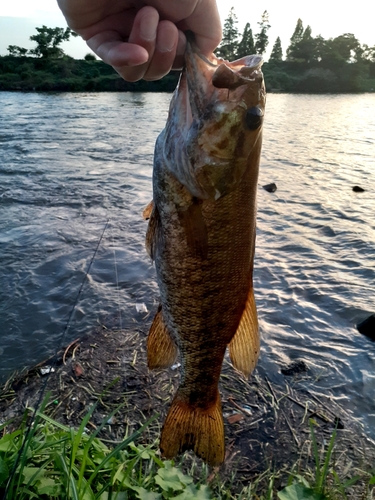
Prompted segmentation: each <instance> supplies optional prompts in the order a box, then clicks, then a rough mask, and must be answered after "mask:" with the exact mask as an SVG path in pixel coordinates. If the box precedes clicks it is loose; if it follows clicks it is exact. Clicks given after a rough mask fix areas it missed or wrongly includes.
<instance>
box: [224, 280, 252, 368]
mask: <svg viewBox="0 0 375 500" xmlns="http://www.w3.org/2000/svg"><path fill="white" fill-rule="evenodd" d="M259 351H260V339H259V329H258V318H257V310H256V305H255V298H254V290H253V288H251V289H250V292H249V295H248V297H247V301H246V305H245V309H244V311H243V313H242V317H241V321H240V324H239V325H238V328H237V331H236V334H235V336H234V337H233V339H232V340H231V342H230V344H229V355H230V358H231V360H232V363H233V366H234V367H235V368H236V369H237V370H239V371H240V372H242V373H243V374H244V375H245V377H248V376H249V375H250V374H251V373H252V371H253V370H254V368H255V366H256V364H257V361H258V357H259Z"/></svg>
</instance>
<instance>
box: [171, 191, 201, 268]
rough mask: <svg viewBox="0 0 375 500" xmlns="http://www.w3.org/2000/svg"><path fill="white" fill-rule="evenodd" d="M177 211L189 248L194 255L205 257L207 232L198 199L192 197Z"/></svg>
mask: <svg viewBox="0 0 375 500" xmlns="http://www.w3.org/2000/svg"><path fill="white" fill-rule="evenodd" d="M177 213H178V218H179V220H180V223H181V225H182V227H183V228H184V230H185V235H186V241H187V244H188V247H189V249H190V250H191V252H192V253H193V255H194V256H199V257H201V258H202V259H206V258H207V253H208V233H207V226H206V223H205V221H204V218H203V214H202V209H201V204H200V202H199V200H198V199H194V200H193V202H192V203H191V205H189V207H188V208H184V209H181V210H177Z"/></svg>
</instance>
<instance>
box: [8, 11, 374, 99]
mask: <svg viewBox="0 0 375 500" xmlns="http://www.w3.org/2000/svg"><path fill="white" fill-rule="evenodd" d="M258 26H259V32H258V33H256V34H255V35H254V34H253V30H252V29H251V27H250V23H246V25H245V28H244V30H243V32H242V34H240V33H239V30H238V19H237V16H236V13H235V11H234V8H233V7H232V8H231V9H230V12H229V15H228V17H227V19H226V20H225V22H224V27H223V39H222V42H221V44H220V46H219V47H218V48H217V49H216V51H215V53H216V55H218V56H219V57H222V58H224V59H228V60H234V59H238V58H240V57H243V56H245V55H247V54H251V53H258V54H264V53H265V51H266V48H267V46H268V44H269V39H268V30H269V28H270V26H271V25H270V24H269V16H268V13H267V11H265V12H264V13H263V15H262V18H261V21H260V22H258ZM36 31H37V34H34V35H32V36H31V37H30V39H31V40H32V41H33V42H35V43H36V47H35V48H33V49H31V50H27V49H25V48H23V47H18V46H16V45H9V46H8V55H6V56H2V57H0V90H23V91H29V90H36V91H49V90H52V91H95V92H100V91H142V92H144V91H151V92H152V91H154V92H171V91H173V90H174V88H175V87H176V84H177V79H178V74H176V73H171V74H169V75H168V76H166V77H165V78H163V79H162V80H159V81H156V82H145V81H140V82H136V83H129V82H125V81H124V80H122V78H121V77H120V76H119V75H118V74H117V73H116V72H115V71H114V70H113V68H112V67H110V66H108V65H106V64H105V63H103V62H102V61H98V60H96V58H95V56H94V55H93V54H87V55H86V56H85V58H84V60H75V59H73V58H71V57H69V56H67V55H65V54H64V52H63V50H62V49H61V47H60V45H61V43H62V42H63V41H67V40H69V39H70V37H71V36H76V35H75V33H73V32H72V31H71V30H70V29H69V28H66V29H64V28H48V27H47V26H42V27H41V28H36ZM284 53H285V54H286V57H285V59H283V48H282V46H281V40H280V38H279V37H278V38H277V39H276V41H275V44H274V46H273V48H272V52H271V56H270V58H269V61H268V62H267V63H265V64H264V67H263V70H264V75H265V80H266V84H267V90H268V91H271V92H272V91H275V92H277V91H278V92H312V93H326V92H333V93H337V92H372V91H375V47H368V46H367V45H361V43H360V42H359V41H358V39H357V38H356V37H355V36H354V35H353V34H352V33H344V34H343V35H340V36H338V37H336V38H330V39H328V40H325V39H324V38H323V37H321V36H320V35H319V36H316V37H314V36H313V34H312V29H311V27H310V26H307V27H306V28H304V26H303V22H302V20H301V19H298V21H297V24H296V28H295V30H294V33H293V34H292V36H291V38H290V44H289V46H288V47H287V48H286V50H285V52H284Z"/></svg>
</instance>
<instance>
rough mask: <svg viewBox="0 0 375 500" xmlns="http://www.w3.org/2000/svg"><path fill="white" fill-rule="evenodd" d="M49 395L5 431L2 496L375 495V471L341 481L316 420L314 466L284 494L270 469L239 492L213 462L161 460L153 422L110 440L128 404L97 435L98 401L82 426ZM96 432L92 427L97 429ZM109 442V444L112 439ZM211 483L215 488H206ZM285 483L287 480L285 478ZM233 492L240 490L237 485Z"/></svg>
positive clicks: (292, 499) (329, 498)
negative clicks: (57, 415)
mask: <svg viewBox="0 0 375 500" xmlns="http://www.w3.org/2000/svg"><path fill="white" fill-rule="evenodd" d="M49 404H50V403H49V397H48V396H47V397H46V398H45V399H44V401H43V402H42V404H41V407H40V409H39V410H32V409H27V410H26V411H25V414H24V418H23V420H22V423H21V425H20V426H19V427H18V428H17V429H16V430H13V431H12V432H10V433H6V432H5V431H6V430H7V427H8V426H9V424H10V423H9V422H8V423H5V424H2V425H1V426H0V430H1V431H2V434H3V436H2V437H1V438H0V495H1V497H2V498H3V499H5V500H7V499H11V498H12V499H13V498H14V499H15V498H17V499H18V500H29V499H39V500H48V499H61V500H63V499H64V500H66V499H73V500H94V499H95V500H111V499H112V500H132V499H134V500H136V499H142V500H163V499H169V498H175V499H179V500H193V499H196V500H210V499H216V500H233V499H238V500H241V499H242V500H245V499H248V500H250V499H254V500H255V499H257V500H272V499H275V498H276V497H277V498H278V499H279V500H334V499H340V500H344V499H346V498H348V497H347V495H346V493H347V490H348V489H349V488H351V487H352V486H353V485H355V484H356V483H357V482H358V481H359V480H362V482H363V481H364V482H365V491H363V490H362V496H361V498H363V500H366V499H370V498H372V496H371V495H372V492H371V490H372V489H373V485H374V484H375V476H374V475H372V474H371V473H370V474H369V473H365V472H361V471H360V474H357V475H355V476H353V477H352V478H350V479H349V480H346V481H345V482H342V481H341V479H340V477H339V475H338V474H337V473H336V471H335V469H334V466H333V465H332V455H333V449H334V445H335V438H336V431H334V433H333V435H332V437H331V439H330V441H329V443H328V445H327V447H326V449H325V448H324V447H323V450H319V446H318V443H317V440H316V438H315V433H314V427H313V426H314V425H315V423H314V421H312V420H310V431H311V443H312V452H313V456H314V460H315V471H310V470H304V471H301V470H298V467H296V470H298V473H295V472H293V471H292V472H291V473H290V475H289V478H288V481H287V486H285V487H283V488H282V489H281V490H280V491H277V490H276V488H275V486H274V483H275V478H277V477H278V479H280V477H279V476H280V474H278V473H276V472H275V471H271V470H270V469H269V470H268V471H266V472H264V473H263V474H260V475H259V477H258V478H257V479H256V480H255V481H254V482H252V483H251V484H250V485H248V486H246V487H244V488H243V489H242V491H241V492H239V493H233V492H232V491H231V490H232V487H233V486H235V485H233V484H232V483H231V481H230V480H228V481H226V482H222V481H220V479H219V478H218V477H216V478H215V473H214V474H212V473H211V474H209V470H208V468H207V467H206V466H204V465H203V466H200V467H198V466H197V463H196V462H193V465H192V466H191V467H190V469H189V470H188V471H186V470H185V471H183V470H182V464H180V465H176V464H174V462H172V461H163V460H161V459H160V458H159V456H158V452H157V448H156V445H155V444H154V445H153V446H144V445H142V444H136V442H137V440H139V439H140V437H141V435H142V432H143V430H144V429H145V428H146V427H147V426H148V425H149V424H150V422H151V420H154V418H155V417H154V418H153V419H151V420H150V421H149V422H147V423H146V424H145V425H144V426H142V427H140V428H139V429H138V430H137V431H135V432H134V433H133V434H132V435H130V436H125V438H124V440H123V441H121V442H118V443H113V442H111V443H110V444H109V445H107V444H106V443H105V442H104V441H106V440H101V439H100V438H99V437H98V436H99V434H100V432H101V431H102V429H103V428H104V426H106V425H108V424H109V422H110V421H111V419H112V418H113V416H114V415H115V414H116V413H117V412H118V411H119V410H121V406H120V407H118V408H117V409H116V410H114V411H113V412H112V413H111V414H110V415H109V416H108V417H107V418H105V419H104V420H103V422H102V424H101V425H100V426H99V427H95V426H92V427H94V429H95V430H94V431H93V432H91V431H90V430H89V429H88V427H89V424H90V419H91V417H92V414H93V411H94V409H95V406H96V405H93V406H92V407H91V409H90V410H89V411H88V413H87V414H86V415H85V416H84V418H83V420H82V422H81V424H80V426H79V428H78V429H73V428H70V427H67V426H65V425H62V424H61V423H59V422H57V421H55V420H53V419H52V418H51V417H49V416H48V415H47V414H46V410H47V408H48V405H49ZM90 429H91V427H90ZM107 442H108V441H107ZM207 483H210V486H208V485H207ZM284 484H285V483H284ZM233 489H236V488H235V487H234V488H233Z"/></svg>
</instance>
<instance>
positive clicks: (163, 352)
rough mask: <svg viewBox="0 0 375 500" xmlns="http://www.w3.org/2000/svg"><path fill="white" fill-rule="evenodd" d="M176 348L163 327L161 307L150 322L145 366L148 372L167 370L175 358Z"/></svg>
mask: <svg viewBox="0 0 375 500" xmlns="http://www.w3.org/2000/svg"><path fill="white" fill-rule="evenodd" d="M177 353H178V351H177V346H176V344H175V343H174V341H173V339H172V338H171V336H170V334H169V332H168V329H167V327H166V326H165V323H164V320H163V315H162V312H161V306H159V310H158V312H157V313H156V316H155V318H154V321H153V322H152V325H151V328H150V332H149V334H148V339H147V364H148V367H149V369H150V370H156V369H157V368H168V367H169V366H172V365H173V363H174V362H175V361H176V358H177Z"/></svg>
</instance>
